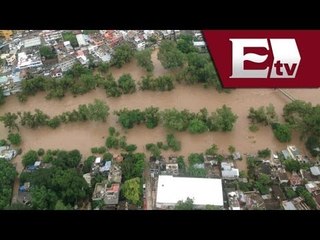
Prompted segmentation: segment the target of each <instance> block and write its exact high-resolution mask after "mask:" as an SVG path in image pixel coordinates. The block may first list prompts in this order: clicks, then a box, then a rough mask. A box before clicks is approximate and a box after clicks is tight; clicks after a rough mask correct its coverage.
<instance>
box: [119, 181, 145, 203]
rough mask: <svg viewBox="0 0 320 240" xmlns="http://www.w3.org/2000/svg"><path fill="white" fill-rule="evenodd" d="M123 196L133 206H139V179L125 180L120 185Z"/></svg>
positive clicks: (140, 191) (140, 194)
mask: <svg viewBox="0 0 320 240" xmlns="http://www.w3.org/2000/svg"><path fill="white" fill-rule="evenodd" d="M122 192H123V196H124V197H125V198H126V199H127V200H128V201H129V202H131V203H133V204H135V205H140V204H141V196H142V189H141V184H140V178H138V177H136V178H132V179H130V180H126V181H125V182H124V183H123V185H122Z"/></svg>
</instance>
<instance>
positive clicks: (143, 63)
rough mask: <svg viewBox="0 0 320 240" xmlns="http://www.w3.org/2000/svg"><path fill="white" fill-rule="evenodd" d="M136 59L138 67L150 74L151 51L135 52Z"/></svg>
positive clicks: (151, 66) (151, 67) (151, 65)
mask: <svg viewBox="0 0 320 240" xmlns="http://www.w3.org/2000/svg"><path fill="white" fill-rule="evenodd" d="M136 59H137V61H138V65H139V66H140V67H142V68H144V69H145V70H146V71H147V72H152V71H153V69H154V66H153V63H152V60H151V49H145V50H142V51H137V52H136Z"/></svg>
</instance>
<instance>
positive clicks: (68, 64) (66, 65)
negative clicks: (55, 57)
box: [58, 57, 77, 72]
mask: <svg viewBox="0 0 320 240" xmlns="http://www.w3.org/2000/svg"><path fill="white" fill-rule="evenodd" d="M76 62H77V59H76V58H75V57H69V58H65V59H64V60H63V61H61V62H60V63H59V64H58V67H59V68H60V69H61V71H62V72H66V71H68V70H70V69H71V68H72V67H73V65H74V64H75V63H76Z"/></svg>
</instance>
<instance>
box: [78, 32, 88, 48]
mask: <svg viewBox="0 0 320 240" xmlns="http://www.w3.org/2000/svg"><path fill="white" fill-rule="evenodd" d="M76 38H77V41H78V44H79V47H82V46H88V43H87V41H86V37H85V35H84V34H77V35H76Z"/></svg>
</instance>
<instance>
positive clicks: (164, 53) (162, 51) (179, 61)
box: [158, 40, 184, 69]
mask: <svg viewBox="0 0 320 240" xmlns="http://www.w3.org/2000/svg"><path fill="white" fill-rule="evenodd" d="M158 59H159V60H160V62H161V64H162V66H163V67H164V68H166V69H173V68H178V67H182V65H183V61H184V57H183V53H182V52H180V51H179V50H178V49H177V46H176V44H175V42H174V41H171V40H163V41H162V42H161V44H160V48H159V52H158Z"/></svg>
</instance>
